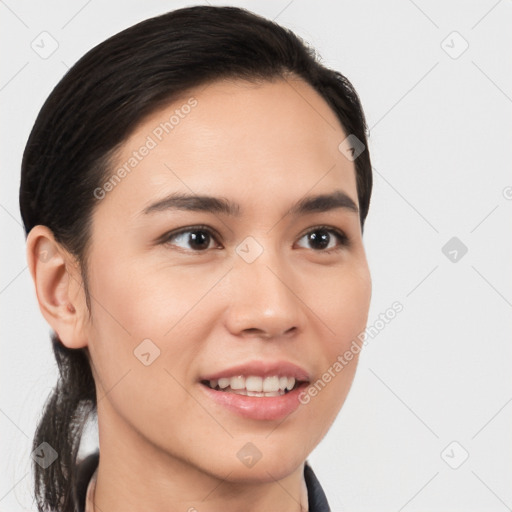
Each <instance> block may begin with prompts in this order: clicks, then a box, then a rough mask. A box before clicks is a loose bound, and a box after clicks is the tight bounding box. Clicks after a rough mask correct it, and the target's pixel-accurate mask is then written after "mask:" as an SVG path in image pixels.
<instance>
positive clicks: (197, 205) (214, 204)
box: [142, 190, 359, 217]
mask: <svg viewBox="0 0 512 512" xmlns="http://www.w3.org/2000/svg"><path fill="white" fill-rule="evenodd" d="M338 208H342V209H344V210H347V211H349V212H353V213H359V209H358V207H357V205H356V203H355V202H354V201H353V200H352V198H351V197H350V196H348V195H347V194H346V193H345V192H343V191H342V190H335V191H334V192H332V193H330V194H318V195H314V196H307V197H305V198H303V199H301V200H300V201H298V202H297V203H295V204H294V205H293V206H292V207H291V209H290V210H289V211H288V213H289V214H291V215H305V214H308V213H318V212H326V211H329V210H335V209H338ZM166 210H187V211H195V212H207V213H221V214H224V215H228V216H231V217H238V216H240V212H241V207H240V205H239V204H238V203H235V202H232V201H229V200H228V199H226V198H224V197H214V196H207V195H193V194H185V193H181V192H176V193H173V194H171V195H169V196H167V197H165V198H163V199H160V200H159V201H156V202H155V203H153V204H151V205H149V206H147V207H146V208H145V209H144V210H143V211H142V213H144V214H151V213H155V212H161V211H166Z"/></svg>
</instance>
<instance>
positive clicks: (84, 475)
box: [75, 452, 331, 512]
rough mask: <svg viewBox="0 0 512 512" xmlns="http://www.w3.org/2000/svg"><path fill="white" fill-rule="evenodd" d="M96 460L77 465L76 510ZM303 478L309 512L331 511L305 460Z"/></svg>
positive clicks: (81, 504)
mask: <svg viewBox="0 0 512 512" xmlns="http://www.w3.org/2000/svg"><path fill="white" fill-rule="evenodd" d="M98 462H99V452H95V453H92V454H91V455H89V456H88V457H86V458H85V459H84V460H83V461H82V462H80V464H79V465H78V482H77V489H76V495H75V502H76V503H77V506H78V508H77V512H84V510H85V496H86V493H87V485H88V484H89V481H90V480H91V477H92V475H93V473H94V471H95V470H96V468H97V466H98ZM304 480H305V481H306V487H307V489H308V506H309V512H331V509H330V508H329V504H328V503H327V498H326V496H325V493H324V491H323V489H322V486H321V485H320V482H319V481H318V479H317V478H316V476H315V473H313V470H312V469H311V466H310V465H309V464H308V462H307V461H306V463H305V464H304ZM276 512H278V511H276Z"/></svg>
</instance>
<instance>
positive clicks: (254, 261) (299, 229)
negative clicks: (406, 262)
mask: <svg viewBox="0 0 512 512" xmlns="http://www.w3.org/2000/svg"><path fill="white" fill-rule="evenodd" d="M347 135H348V134H347V133H345V132H344V130H343V129H342V127H341V126H340V124H339V122H338V121H337V118H336V116H335V114H334V113H333V112H332V111H331V109H330V108H329V106H328V105H327V104H326V103H325V102H324V100H323V99H322V98H321V97H320V96H319V95H318V94H317V93H316V92H315V91H314V90H313V89H312V88H311V87H310V86H309V85H307V84H306V83H304V82H302V81H299V80H294V81H292V80H288V82H287V81H284V80H280V81H276V82H273V83H270V82H266V83H260V84H250V83H247V82H242V81H230V82H228V81H223V82H216V83H212V84H210V85H208V86H206V87H203V88H200V89H196V90H194V91H192V92H191V93H190V94H189V95H187V96H185V97H184V98H183V99H182V100H179V101H175V102H173V103H172V104H171V105H169V106H168V107H166V108H163V109H161V110H159V111H158V113H156V114H154V115H151V116H150V117H149V118H147V119H145V120H144V121H143V122H142V123H141V124H140V125H139V126H138V128H137V129H136V130H135V132H134V133H133V134H132V136H131V137H130V138H129V139H128V140H127V141H126V142H125V144H124V145H123V146H122V148H121V149H120V150H119V151H118V153H117V155H116V157H115V158H116V161H115V162H114V164H113V166H112V168H111V175H110V176H111V178H110V179H109V180H108V182H107V180H106V182H105V183H103V184H102V185H101V188H100V189H96V191H95V195H96V197H97V198H98V199H97V204H96V207H95V211H94V217H93V224H92V238H91V245H90V252H89V259H88V279H89V283H88V284H89V291H90V294H91V318H90V322H89V323H88V324H87V325H86V327H85V328H86V329H87V338H88V340H89V341H88V349H89V353H90V358H91V363H92V365H93V371H94V375H95V380H96V386H97V393H98V419H99V428H100V443H101V442H103V441H102V437H103V439H104V440H105V439H110V440H111V441H112V443H111V446H119V449H121V444H122V445H123V449H125V450H126V449H128V450H134V451H135V450H137V451H138V452H140V453H146V454H148V453H149V454H151V456H152V457H153V460H157V459H158V460H159V461H163V460H165V461H166V462H168V463H172V464H176V465H178V464H179V465H181V467H183V468H188V469H189V470H190V468H193V469H195V470H198V471H201V472H203V473H207V474H210V475H215V476H217V477H219V478H223V479H224V478H225V475H226V474H228V473H229V475H230V476H229V479H230V480H233V481H235V480H237V479H238V480H240V481H241V480H244V479H245V480H246V479H248V478H250V479H254V480H261V481H263V480H269V479H270V476H269V474H271V475H272V476H273V477H274V478H279V477H281V478H282V477H284V476H285V475H287V474H289V473H290V472H291V471H292V470H294V469H295V468H297V467H298V465H300V464H301V463H302V462H303V461H304V459H305V458H306V457H307V456H308V455H309V453H310V452H311V451H312V449H313V448H314V447H315V446H316V445H317V444H318V443H319V441H320V440H321V439H322V437H323V436H324V435H325V434H326V432H327V430H328V429H329V427H330V425H331V424H332V422H333V421H334V419H335V417H336V415H337V413H338V412H339V410H340V408H341V406H342V404H343V402H344V400H345V398H346V395H347V393H348V391H349V388H350V385H351V383H352V380H353V377H354V372H355V369H356V364H357V357H358V356H357V353H355V351H353V353H352V355H353V357H352V359H351V360H350V362H348V364H347V361H346V358H345V359H344V360H345V364H341V363H340V357H343V355H344V353H345V352H346V351H347V350H350V347H351V344H352V342H353V340H355V339H356V338H357V336H358V334H360V333H361V332H362V331H364V329H365V326H366V321H367V314H368V308H369V303H370V295H371V281H370V274H369V270H368V265H367V261H366V256H365V251H364V247H363V243H362V236H361V229H360V219H359V214H358V211H357V208H358V206H359V205H358V199H357V189H356V175H355V169H354V163H353V162H352V161H350V160H349V159H347V158H346V157H345V156H344V155H343V154H342V153H341V152H340V151H339V150H338V146H339V144H340V143H341V142H342V141H343V140H344V139H345V138H346V137H347ZM144 148H146V149H144ZM120 169H124V171H125V172H123V171H120ZM199 196H201V197H202V199H199ZM203 196H204V197H203ZM317 196H325V197H323V200H322V198H321V197H320V198H319V197H317ZM329 197H330V199H328V198H329ZM208 198H210V199H208ZM211 198H214V199H211ZM313 198H316V200H315V201H313ZM352 346H353V345H352ZM336 362H338V364H336ZM340 366H341V369H340ZM327 373H328V374H329V375H330V378H329V375H327ZM326 375H327V376H326ZM226 386H228V387H226ZM221 387H222V388H223V389H222V390H221V389H220V388H221ZM287 388H288V389H287ZM290 388H291V389H290ZM313 388H315V389H316V392H315V391H312V390H313ZM116 443H117V445H116ZM127 447H128V448H127ZM110 449H114V448H110ZM251 457H252V458H251ZM258 457H261V458H260V459H259V460H258V461H257V463H256V464H253V463H251V461H252V460H256V459H258Z"/></svg>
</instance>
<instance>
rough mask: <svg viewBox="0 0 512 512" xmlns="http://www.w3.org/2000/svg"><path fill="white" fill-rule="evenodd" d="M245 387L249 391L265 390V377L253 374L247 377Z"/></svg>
mask: <svg viewBox="0 0 512 512" xmlns="http://www.w3.org/2000/svg"><path fill="white" fill-rule="evenodd" d="M245 389H247V391H260V392H261V391H263V379H262V378H261V377H254V376H252V375H251V376H250V377H247V378H246V379H245Z"/></svg>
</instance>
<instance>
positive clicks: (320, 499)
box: [304, 460, 331, 512]
mask: <svg viewBox="0 0 512 512" xmlns="http://www.w3.org/2000/svg"><path fill="white" fill-rule="evenodd" d="M304 480H305V481H306V486H307V488H308V506H309V512H331V509H330V507H329V503H328V502H327V497H326V495H325V492H324V490H323V489H322V486H321V485H320V482H319V481H318V478H317V477H316V475H315V473H314V472H313V469H312V468H311V466H310V465H309V462H308V461H307V460H306V463H305V464H304Z"/></svg>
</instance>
